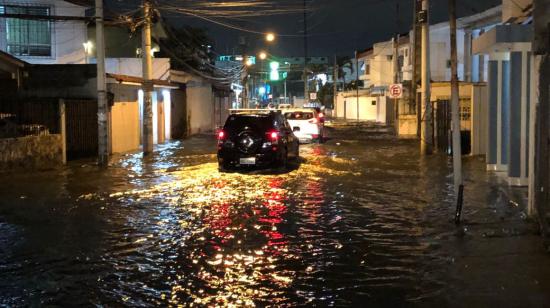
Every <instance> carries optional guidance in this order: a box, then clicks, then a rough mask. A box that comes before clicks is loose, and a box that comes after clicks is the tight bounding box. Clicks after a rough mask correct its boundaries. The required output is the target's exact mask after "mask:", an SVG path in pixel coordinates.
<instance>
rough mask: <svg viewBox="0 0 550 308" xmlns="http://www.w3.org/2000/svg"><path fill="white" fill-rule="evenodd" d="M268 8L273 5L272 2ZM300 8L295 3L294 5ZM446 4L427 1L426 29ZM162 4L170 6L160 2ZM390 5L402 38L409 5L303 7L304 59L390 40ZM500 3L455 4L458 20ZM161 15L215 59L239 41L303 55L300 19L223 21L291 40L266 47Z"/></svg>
mask: <svg viewBox="0 0 550 308" xmlns="http://www.w3.org/2000/svg"><path fill="white" fill-rule="evenodd" d="M163 1H164V0H160V1H159V2H160V3H162V2H163ZM123 2H124V3H128V2H127V1H123ZM175 2H176V1H174V2H172V3H175ZM273 2H274V3H277V1H276V0H274V1H273ZM301 2H302V1H300V0H296V3H298V4H300V3H301ZM447 2H448V1H447V0H431V9H432V11H431V18H432V24H433V23H437V22H442V21H446V20H447ZM119 3H120V2H119ZM164 3H171V1H167V0H166V1H165V2H164ZM287 3H288V2H287ZM396 3H399V32H401V33H404V32H408V31H409V29H410V28H411V22H412V17H413V9H412V6H413V0H309V6H310V7H312V8H315V9H313V10H312V11H311V12H310V13H308V15H309V17H308V25H309V26H308V29H309V30H308V31H309V34H310V37H309V39H308V44H309V55H310V56H332V55H334V54H338V55H353V53H354V50H356V49H357V50H364V49H366V48H369V47H370V46H372V44H373V43H376V42H380V41H384V40H388V39H390V37H391V35H392V34H393V33H395V31H396V29H397V22H398V21H397V14H396ZM500 3H501V0H457V10H458V15H459V16H465V15H470V14H474V13H477V12H481V11H483V10H486V9H488V8H491V7H493V6H495V5H498V4H500ZM163 15H164V16H166V17H169V21H170V23H171V24H174V25H176V26H178V25H191V26H195V27H202V28H206V29H208V33H209V36H210V37H211V38H212V39H213V41H214V46H215V50H216V51H217V52H218V53H220V54H232V53H233V51H234V50H235V47H236V46H237V44H238V37H239V36H241V35H245V36H247V37H248V39H249V42H250V45H251V47H250V49H251V52H254V51H258V50H260V49H266V50H268V51H269V52H270V53H272V54H275V55H278V56H302V55H303V52H304V45H303V38H302V37H300V35H302V33H303V15H302V13H296V14H290V15H284V16H283V15H279V16H270V17H261V18H248V19H234V20H233V19H231V20H226V21H227V22H228V23H231V24H235V25H238V26H240V27H243V28H247V29H253V30H257V31H268V30H270V31H274V32H276V33H280V34H285V35H294V37H292V36H289V37H278V39H277V41H276V42H275V44H272V45H270V46H267V45H265V43H264V42H263V39H262V37H261V36H260V35H257V34H250V33H244V32H242V31H238V30H233V29H229V28H226V27H223V26H219V25H215V24H212V23H210V22H207V21H202V20H200V19H197V18H193V17H187V16H185V15H180V14H177V15H173V14H171V13H169V12H164V13H163Z"/></svg>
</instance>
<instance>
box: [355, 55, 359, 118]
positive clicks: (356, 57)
mask: <svg viewBox="0 0 550 308" xmlns="http://www.w3.org/2000/svg"><path fill="white" fill-rule="evenodd" d="M355 96H356V97H357V121H359V55H358V54H357V50H356V51H355Z"/></svg>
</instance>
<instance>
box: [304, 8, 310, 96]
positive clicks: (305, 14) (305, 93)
mask: <svg viewBox="0 0 550 308" xmlns="http://www.w3.org/2000/svg"><path fill="white" fill-rule="evenodd" d="M307 63H308V61H307V0H304V103H307V102H309V85H308V84H307V82H308V76H307V75H308V72H307Z"/></svg>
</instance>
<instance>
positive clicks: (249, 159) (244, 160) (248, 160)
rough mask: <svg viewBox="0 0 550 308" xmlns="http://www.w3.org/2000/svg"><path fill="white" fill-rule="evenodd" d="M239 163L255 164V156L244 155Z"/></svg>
mask: <svg viewBox="0 0 550 308" xmlns="http://www.w3.org/2000/svg"><path fill="white" fill-rule="evenodd" d="M240 163H241V165H255V164H256V157H246V158H241V159H240Z"/></svg>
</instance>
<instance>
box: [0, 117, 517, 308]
mask: <svg viewBox="0 0 550 308" xmlns="http://www.w3.org/2000/svg"><path fill="white" fill-rule="evenodd" d="M331 136H332V138H331V140H329V141H328V142H327V143H326V144H322V145H316V144H313V145H304V146H302V147H301V156H302V159H301V160H300V161H299V162H297V163H296V164H295V166H294V167H293V168H291V170H290V171H289V172H271V171H261V172H245V173H238V172H235V173H225V174H221V173H219V172H218V170H217V164H216V159H215V155H214V150H215V144H214V142H213V140H212V139H213V137H210V136H202V137H195V138H192V139H190V140H187V141H183V142H175V143H170V144H168V145H164V146H162V147H159V148H158V151H157V153H156V154H155V155H154V156H153V157H152V158H149V159H145V160H144V159H142V157H141V155H139V154H129V155H124V156H120V157H115V158H113V161H112V166H111V167H110V168H109V169H108V170H106V171H102V170H98V169H97V168H96V167H95V166H94V165H93V164H91V163H88V162H75V163H71V165H70V166H68V167H67V168H65V169H63V170H60V171H45V172H39V173H28V174H9V175H2V177H1V179H0V194H1V196H2V198H1V200H0V306H36V305H60V306H79V305H96V306H121V305H123V306H167V305H173V306H176V305H184V306H205V305H206V306H214V305H220V306H231V305H235V306H266V305H274V306H294V305H318V306H358V305H366V304H370V305H375V306H393V307H395V306H417V305H446V304H448V303H449V297H448V296H447V294H448V291H449V285H450V284H452V283H453V282H452V279H455V278H456V277H455V278H453V277H451V278H449V265H450V264H452V262H453V260H452V257H451V254H450V253H449V251H448V249H447V248H446V246H445V242H446V241H447V240H448V239H449V238H456V237H457V235H456V233H457V231H456V228H455V227H454V225H453V224H452V218H453V216H452V215H453V210H454V208H453V205H452V197H451V195H450V192H451V185H450V182H451V178H450V176H449V174H450V173H449V170H448V165H449V162H448V161H447V158H445V157H441V156H440V157H433V158H430V159H421V158H420V157H419V155H418V149H417V142H416V141H403V140H395V139H393V138H392V137H390V136H388V135H384V134H381V133H375V132H365V131H361V130H360V129H357V128H353V127H342V128H338V129H336V130H332V131H331ZM466 168H467V170H469V171H468V172H470V173H471V177H474V178H475V177H478V176H481V177H486V175H485V172H484V171H483V164H482V163H481V162H479V161H477V160H475V159H472V160H470V161H469V162H467V163H466ZM485 188H486V187H477V186H476V188H472V190H470V191H471V192H472V193H476V194H480V195H482V194H484V193H483V192H476V190H481V189H485ZM470 191H467V192H470ZM483 198H484V197H483ZM483 198H481V199H482V200H483ZM488 212H490V213H493V211H492V210H489V211H488ZM467 213H468V212H467ZM467 213H465V214H467ZM521 214H522V213H521V211H512V212H510V213H508V212H506V213H503V214H502V215H503V217H508V218H510V217H512V218H517V217H520V216H521ZM479 215H487V214H479ZM516 220H517V221H519V222H516V225H517V224H519V225H521V224H522V223H523V222H522V221H521V218H518V219H516ZM518 228H521V227H518ZM514 230H516V231H517V230H518V229H514ZM461 231H464V230H462V229H461ZM464 232H466V231H464ZM476 232H479V233H481V232H486V231H485V230H478V231H476ZM517 232H523V231H521V230H520V231H517Z"/></svg>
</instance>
